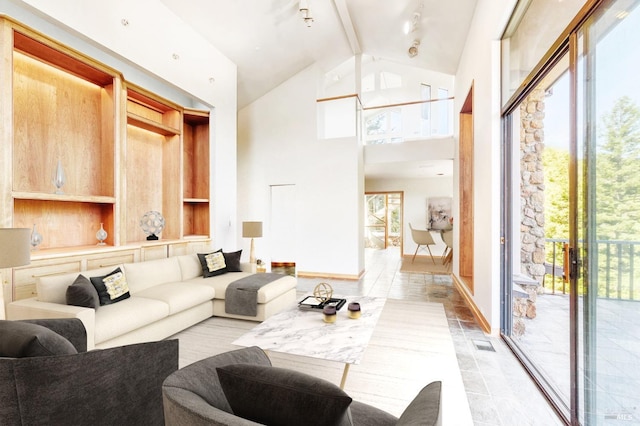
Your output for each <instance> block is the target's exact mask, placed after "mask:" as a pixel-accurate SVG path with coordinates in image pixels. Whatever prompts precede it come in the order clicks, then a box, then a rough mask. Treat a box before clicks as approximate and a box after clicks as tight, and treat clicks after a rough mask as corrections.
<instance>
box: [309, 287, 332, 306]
mask: <svg viewBox="0 0 640 426" xmlns="http://www.w3.org/2000/svg"><path fill="white" fill-rule="evenodd" d="M313 297H315V298H316V300H318V301H319V302H322V303H324V302H326V301H327V300H329V299H331V297H333V288H332V287H331V286H330V285H329V284H327V283H320V284H318V285H317V286H316V288H314V289H313Z"/></svg>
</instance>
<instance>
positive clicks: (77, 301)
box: [66, 274, 100, 309]
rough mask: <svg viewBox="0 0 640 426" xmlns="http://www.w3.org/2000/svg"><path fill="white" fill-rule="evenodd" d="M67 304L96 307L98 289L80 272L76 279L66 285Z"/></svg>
mask: <svg viewBox="0 0 640 426" xmlns="http://www.w3.org/2000/svg"><path fill="white" fill-rule="evenodd" d="M66 298H67V305H72V306H82V307H84V308H93V309H98V308H99V307H100V297H99V296H98V291H97V290H96V288H95V287H94V286H93V284H91V281H90V280H89V278H87V277H85V276H84V275H82V274H80V275H78V277H77V278H76V280H75V281H74V282H73V284H71V285H70V286H69V287H67V294H66Z"/></svg>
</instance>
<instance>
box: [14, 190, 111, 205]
mask: <svg viewBox="0 0 640 426" xmlns="http://www.w3.org/2000/svg"><path fill="white" fill-rule="evenodd" d="M11 196H12V197H13V198H14V199H17V200H39V201H66V202H73V203H95V204H115V202H116V198H115V197H107V196H94V195H70V194H46V193H42V192H20V191H13V192H12V193H11Z"/></svg>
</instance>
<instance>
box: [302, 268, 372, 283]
mask: <svg viewBox="0 0 640 426" xmlns="http://www.w3.org/2000/svg"><path fill="white" fill-rule="evenodd" d="M296 275H297V276H298V277H300V278H326V279H329V280H331V279H333V280H354V281H357V280H359V279H360V278H361V277H362V275H364V270H363V271H361V272H360V275H349V274H331V273H327V272H309V271H298V273H297V274H296Z"/></svg>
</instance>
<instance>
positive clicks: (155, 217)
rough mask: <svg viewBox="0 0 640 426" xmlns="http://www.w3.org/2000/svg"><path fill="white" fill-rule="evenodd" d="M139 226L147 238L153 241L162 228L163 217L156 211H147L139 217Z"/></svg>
mask: <svg viewBox="0 0 640 426" xmlns="http://www.w3.org/2000/svg"><path fill="white" fill-rule="evenodd" d="M140 227H141V228H142V230H143V231H144V233H145V234H147V240H149V241H155V240H157V239H158V234H159V233H160V232H162V230H163V229H164V217H162V214H161V213H160V212H157V211H153V210H152V211H148V212H146V213H145V214H144V216H142V219H140Z"/></svg>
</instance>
